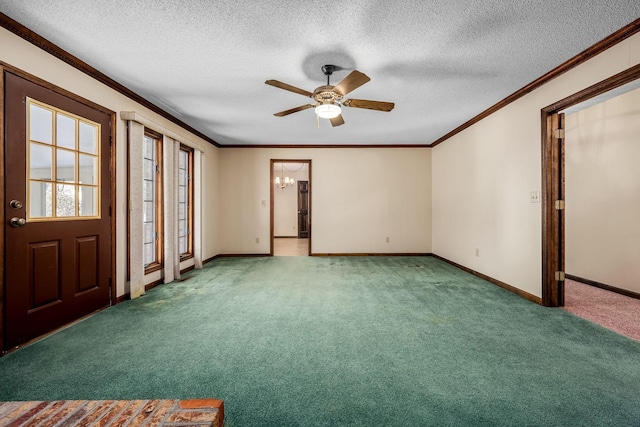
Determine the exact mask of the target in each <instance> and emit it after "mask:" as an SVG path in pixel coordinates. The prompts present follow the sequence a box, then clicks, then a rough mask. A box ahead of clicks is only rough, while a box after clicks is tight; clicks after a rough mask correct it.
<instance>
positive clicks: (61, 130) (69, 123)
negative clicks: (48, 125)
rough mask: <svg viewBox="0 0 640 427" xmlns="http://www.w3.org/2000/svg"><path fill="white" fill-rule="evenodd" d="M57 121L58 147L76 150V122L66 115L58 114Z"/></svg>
mask: <svg viewBox="0 0 640 427" xmlns="http://www.w3.org/2000/svg"><path fill="white" fill-rule="evenodd" d="M56 119H57V121H56V145H57V146H58V147H64V148H70V149H72V150H75V148H76V120H75V119H74V118H73V117H69V116H65V115H64V114H57V115H56Z"/></svg>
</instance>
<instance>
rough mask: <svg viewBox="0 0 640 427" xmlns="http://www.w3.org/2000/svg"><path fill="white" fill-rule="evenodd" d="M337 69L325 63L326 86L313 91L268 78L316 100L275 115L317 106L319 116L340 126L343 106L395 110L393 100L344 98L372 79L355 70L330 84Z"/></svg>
mask: <svg viewBox="0 0 640 427" xmlns="http://www.w3.org/2000/svg"><path fill="white" fill-rule="evenodd" d="M337 69H338V67H337V66H335V65H323V66H322V72H323V73H324V75H325V76H327V84H326V86H320V87H318V88H316V90H314V91H313V92H309V91H306V90H304V89H300V88H297V87H295V86H291V85H289V84H286V83H282V82H279V81H278V80H267V81H266V82H265V83H266V84H268V85H271V86H274V87H277V88H280V89H284V90H288V91H291V92H295V93H299V94H300V95H304V96H308V97H309V98H312V99H314V100H315V101H316V103H315V104H306V105H301V106H299V107H295V108H292V109H290V110H285V111H280V112H279V113H275V114H274V116H277V117H284V116H287V115H289V114H292V113H297V112H298V111H302V110H306V109H309V108H315V110H316V115H317V116H318V117H320V118H323V119H329V120H330V121H331V125H332V126H340V125H343V124H344V119H343V118H342V114H341V113H342V107H343V106H344V107H353V108H365V109H368V110H377V111H391V110H393V107H394V106H395V104H394V103H393V102H382V101H369V100H366V99H354V98H351V99H345V100H343V98H344V96H345V95H346V94H348V93H349V92H351V91H353V90H355V89H357V88H359V87H360V86H362V85H363V84H365V83H367V82H368V81H369V80H371V79H370V78H369V77H368V76H367V75H366V74H363V73H361V72H360V71H357V70H354V71H352V72H351V73H350V74H349V75H348V76H347V77H345V78H344V79H342V81H341V82H340V83H338V84H337V85H335V86H331V85H330V84H329V77H330V76H331V74H333V72H334V71H336V70H337Z"/></svg>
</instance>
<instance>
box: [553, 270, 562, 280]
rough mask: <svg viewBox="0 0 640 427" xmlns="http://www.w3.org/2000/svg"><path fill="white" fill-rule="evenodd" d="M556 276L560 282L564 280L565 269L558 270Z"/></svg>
mask: <svg viewBox="0 0 640 427" xmlns="http://www.w3.org/2000/svg"><path fill="white" fill-rule="evenodd" d="M555 278H556V280H557V281H558V282H564V271H556V274H555Z"/></svg>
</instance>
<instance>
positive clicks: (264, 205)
mask: <svg viewBox="0 0 640 427" xmlns="http://www.w3.org/2000/svg"><path fill="white" fill-rule="evenodd" d="M260 205H261V206H262V207H263V208H265V207H267V201H266V200H260Z"/></svg>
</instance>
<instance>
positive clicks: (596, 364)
mask: <svg viewBox="0 0 640 427" xmlns="http://www.w3.org/2000/svg"><path fill="white" fill-rule="evenodd" d="M185 276H186V277H187V279H186V280H184V281H183V282H174V283H171V284H168V285H163V286H160V287H158V288H156V289H153V290H152V291H150V292H148V293H147V295H145V296H144V297H142V298H139V299H137V300H134V301H127V302H125V303H122V304H119V305H117V306H115V307H112V308H109V309H107V310H104V311H102V312H101V313H99V314H97V315H95V316H93V317H91V318H89V319H87V320H85V321H83V322H80V323H78V324H76V325H74V326H72V327H70V328H68V329H65V330H62V331H60V332H58V333H56V334H54V335H52V336H50V337H48V338H46V339H44V340H41V341H39V342H37V343H35V344H33V345H31V346H28V347H26V348H24V349H21V350H19V351H17V352H14V353H11V354H9V355H7V356H5V357H3V358H0V400H57V399H150V398H178V399H186V398H202V397H213V398H218V399H223V400H224V402H225V409H226V421H227V422H226V426H227V427H239V426H242V427H245V426H374V425H375V426H378V425H379V426H431V425H433V426H491V425H500V426H600V425H601V426H617V427H621V426H639V425H640V343H637V342H635V341H632V340H630V339H627V338H624V337H622V336H620V335H617V334H615V333H613V332H610V331H608V330H605V329H603V328H601V327H599V326H597V325H595V324H592V323H589V322H587V321H584V320H582V319H580V318H577V317H575V316H573V315H571V314H569V313H567V312H565V311H563V310H559V309H551V308H544V307H540V306H538V305H536V304H533V303H530V302H528V301H526V300H524V299H522V298H520V297H518V296H516V295H513V294H511V293H509V292H507V291H504V290H502V289H500V288H498V287H496V286H494V285H492V284H490V283H487V282H485V281H482V280H480V279H478V278H476V277H474V276H471V275H469V274H467V273H465V272H463V271H460V270H458V269H456V268H454V267H452V266H450V265H448V264H446V263H444V262H442V261H439V260H437V259H434V258H430V257H318V258H316V257H299V258H293V257H291V258H290V257H273V258H223V259H218V260H215V261H213V262H210V263H208V264H207V265H206V266H205V268H204V269H203V270H201V271H197V272H190V273H187V274H186V275H185Z"/></svg>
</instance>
